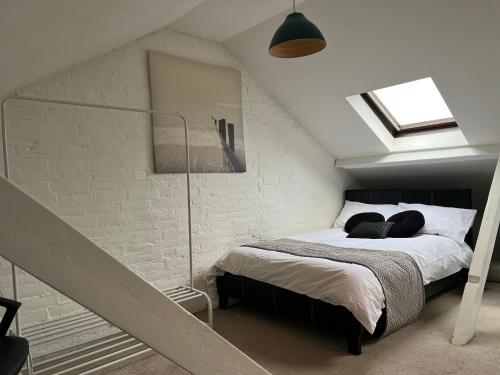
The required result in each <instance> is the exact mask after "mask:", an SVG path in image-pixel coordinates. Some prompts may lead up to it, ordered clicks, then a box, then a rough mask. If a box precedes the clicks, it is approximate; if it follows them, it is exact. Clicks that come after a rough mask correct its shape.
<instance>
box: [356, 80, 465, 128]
mask: <svg viewBox="0 0 500 375" xmlns="http://www.w3.org/2000/svg"><path fill="white" fill-rule="evenodd" d="M436 89H437V88H436ZM374 91H376V90H374ZM360 96H361V97H362V98H363V100H364V101H365V102H366V104H367V105H368V106H369V107H370V109H371V110H372V111H373V113H374V114H375V115H376V116H377V117H378V119H379V120H380V122H381V123H382V124H383V125H384V127H385V128H386V129H387V130H388V131H389V133H391V135H392V136H393V137H394V138H396V137H399V136H402V135H408V134H414V133H420V132H429V131H437V130H443V129H451V128H457V127H458V124H457V122H456V121H455V119H454V118H453V117H451V118H444V119H437V120H431V121H422V122H418V123H410V124H405V125H400V124H399V123H398V121H397V120H396V119H395V118H394V116H392V115H391V112H390V111H389V110H388V109H387V108H386V107H385V106H384V104H383V103H382V101H381V100H380V99H379V98H378V97H377V95H376V94H375V93H374V92H373V91H369V92H365V93H362V94H360Z"/></svg>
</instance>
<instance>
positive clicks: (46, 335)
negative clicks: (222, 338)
mask: <svg viewBox="0 0 500 375" xmlns="http://www.w3.org/2000/svg"><path fill="white" fill-rule="evenodd" d="M12 101H26V102H35V103H45V104H59V105H66V106H75V107H86V108H96V109H104V110H111V111H125V112H135V113H145V114H149V115H150V116H153V115H158V116H169V117H177V118H179V119H180V120H181V121H182V123H183V125H184V139H185V146H186V147H185V154H186V193H187V208H188V210H187V211H188V241H189V285H188V286H184V285H181V286H178V287H174V288H170V289H167V290H165V291H163V293H164V294H165V295H166V296H168V297H169V298H171V299H172V300H174V302H176V303H178V304H182V303H185V302H187V301H189V300H192V299H195V298H198V297H204V298H205V299H206V301H207V307H208V318H207V320H208V324H209V326H210V327H212V326H213V307H212V301H211V300H210V297H209V296H208V294H207V293H205V292H203V291H201V290H198V289H195V288H194V286H193V245H192V225H191V183H190V172H191V165H190V157H189V129H188V123H187V120H186V118H185V117H184V116H183V115H182V114H180V113H170V112H162V111H155V110H150V109H143V108H134V107H126V106H115V105H106V104H97V103H85V102H77V101H70V100H61V99H50V98H40V97H31V96H20V95H15V96H10V97H7V98H5V99H4V100H3V101H2V104H1V108H0V110H1V122H2V148H3V149H2V151H3V166H4V176H5V178H6V179H9V178H10V169H9V151H8V147H7V145H8V134H7V104H8V103H9V102H12ZM17 281H18V280H17V269H16V266H15V265H14V264H12V289H13V296H14V299H15V300H18V299H19V290H18V282H17ZM106 324H107V322H105V321H104V320H103V319H101V318H100V317H97V316H93V314H92V313H90V312H88V313H84V314H83V315H82V314H81V313H79V314H76V315H70V316H68V317H64V318H60V319H55V320H49V321H47V322H44V323H40V324H37V325H34V326H30V327H29V328H27V332H26V333H27V336H28V339H29V338H31V339H32V340H33V341H35V342H38V343H39V344H41V343H45V342H47V341H50V340H56V339H60V338H62V337H65V336H68V335H71V334H74V333H78V329H82V330H84V329H88V328H89V327H90V328H93V327H101V326H103V325H106ZM15 326H16V333H17V335H21V333H22V330H21V325H20V319H19V314H18V315H16V320H15ZM32 336H33V337H32ZM127 337H128V336H127ZM104 341H106V340H104ZM108 341H110V342H112V343H113V344H114V345H115V346H116V343H114V342H113V341H112V340H108ZM128 341H130V342H131V343H133V344H134V348H135V347H137V348H138V349H140V350H139V351H135V352H130V354H127V353H128V352H127V351H126V348H125V349H124V348H123V346H119V349H120V350H119V352H120V353H121V352H124V351H125V352H126V353H125V355H124V356H118V359H116V358H114V357H113V356H112V355H111V354H112V352H111V354H110V350H105V349H103V347H102V345H98V344H95V343H94V342H92V343H91V345H90V346H91V347H92V348H94V347H96V348H98V349H95V350H94V349H92V348H90V349H89V350H86V348H83V349H82V348H79V349H78V350H77V351H80V352H84V353H85V356H84V357H86V358H91V362H92V363H94V362H95V363H99V369H102V368H105V367H106V366H107V364H115V363H117V361H118V362H119V361H124V360H126V359H129V358H133V357H136V356H137V355H138V354H144V353H146V352H147V351H148V350H149V351H150V350H151V349H149V348H147V347H145V346H140V345H138V344H137V341H135V340H132V339H131V340H128ZM96 350H97V351H100V352H104V353H106V354H105V355H103V356H102V357H99V356H98V355H97V354H96V353H97V352H96ZM96 355H97V357H96ZM59 357H60V358H62V360H63V361H67V358H66V357H65V356H64V355H59V356H57V358H59ZM96 358H97V359H96ZM71 359H72V362H73V364H74V366H76V367H77V368H78V367H81V368H82V369H86V370H84V371H83V372H79V373H81V374H83V373H91V372H92V370H88V366H85V363H86V362H85V363H83V362H81V361H80V362H78V358H77V359H75V357H74V356H73V355H72V356H71ZM103 361H104V364H103ZM106 361H107V363H106ZM82 363H83V364H82ZM55 365H57V363H56V364H55ZM55 365H54V364H52V366H55ZM96 369H97V368H96ZM27 370H28V373H29V374H33V370H32V363H31V358H30V359H29V361H28V368H27ZM35 370H36V369H35ZM71 370H72V371H73V372H71V373H72V374H73V373H75V372H74V370H75V369H74V368H73V367H72V368H71ZM89 371H90V372H89ZM37 372H38V371H37ZM42 372H43V371H42ZM58 373H59V372H58ZM60 373H61V374H63V373H65V372H64V371H61V372H60Z"/></svg>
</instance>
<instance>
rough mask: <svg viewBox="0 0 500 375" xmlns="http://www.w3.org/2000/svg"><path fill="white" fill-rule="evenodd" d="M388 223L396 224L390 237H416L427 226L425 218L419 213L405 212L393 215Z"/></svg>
mask: <svg viewBox="0 0 500 375" xmlns="http://www.w3.org/2000/svg"><path fill="white" fill-rule="evenodd" d="M387 221H388V222H392V223H394V225H393V226H392V228H391V230H390V232H389V237H397V238H407V237H412V236H413V235H415V234H416V233H417V232H418V231H419V230H420V229H422V227H423V226H424V225H425V218H424V215H422V213H421V212H419V211H414V210H411V211H403V212H399V213H397V214H395V215H392V216H391V217H390V218H389V219H387Z"/></svg>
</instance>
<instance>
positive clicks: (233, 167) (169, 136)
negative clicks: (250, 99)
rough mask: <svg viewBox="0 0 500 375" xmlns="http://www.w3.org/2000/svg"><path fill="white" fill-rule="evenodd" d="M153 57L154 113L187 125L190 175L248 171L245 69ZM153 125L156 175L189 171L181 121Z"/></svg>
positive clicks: (157, 117)
mask: <svg viewBox="0 0 500 375" xmlns="http://www.w3.org/2000/svg"><path fill="white" fill-rule="evenodd" d="M148 59H149V80H150V90H151V107H152V109H153V110H155V111H162V112H171V113H180V114H182V115H183V116H184V117H186V119H187V121H188V128H189V145H190V147H189V152H190V163H191V172H193V173H228V172H245V171H246V163H245V144H244V139H243V118H242V109H241V73H240V71H239V70H236V69H231V68H226V67H222V66H217V65H211V64H206V63H202V62H198V61H193V60H188V59H184V58H180V57H176V56H170V55H167V54H163V53H159V52H152V51H150V52H149V53H148ZM152 121H153V148H154V166H155V172H156V173H184V172H186V151H185V138H184V125H183V123H182V121H181V120H180V119H179V118H175V117H171V116H162V115H160V114H155V115H153V116H152Z"/></svg>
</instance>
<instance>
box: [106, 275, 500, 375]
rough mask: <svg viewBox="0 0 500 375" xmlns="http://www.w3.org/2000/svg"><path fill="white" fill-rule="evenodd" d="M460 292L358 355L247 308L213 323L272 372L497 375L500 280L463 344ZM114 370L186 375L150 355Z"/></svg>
mask: <svg viewBox="0 0 500 375" xmlns="http://www.w3.org/2000/svg"><path fill="white" fill-rule="evenodd" d="M460 298H461V290H454V291H451V292H449V293H446V294H444V295H442V296H439V297H437V298H435V299H434V300H432V301H430V302H429V303H428V304H427V306H426V308H425V310H424V313H423V315H422V317H421V319H420V320H419V321H418V322H417V323H415V324H413V325H411V326H409V327H406V328H404V329H402V330H400V331H398V332H396V333H395V334H393V335H391V336H389V337H386V338H384V339H382V340H379V341H372V342H368V343H366V344H365V345H364V347H363V354H362V355H361V356H359V357H358V356H352V355H349V354H347V353H346V348H345V342H344V340H343V339H342V338H341V337H340V336H338V335H335V333H334V332H326V331H321V330H320V329H317V328H314V327H312V326H311V325H307V324H299V323H297V322H294V321H290V320H283V319H280V318H279V317H276V316H272V315H269V314H265V313H261V312H258V311H254V310H252V309H250V308H245V307H238V306H234V307H232V308H230V309H228V310H225V311H224V310H216V312H215V324H216V330H217V331H218V332H219V333H220V334H221V335H222V336H224V337H225V338H227V339H228V340H229V341H231V342H232V343H233V344H234V345H236V346H237V347H238V348H240V349H241V350H243V351H244V352H245V353H246V354H248V355H249V356H250V357H252V358H254V359H255V360H256V361H257V362H259V363H260V364H261V365H262V366H264V367H265V368H266V369H268V370H269V371H270V372H271V373H272V374H274V375H285V374H286V375H294V374H297V375H298V374H300V375H317V374H322V375H323V374H356V375H365V374H370V375H372V374H373V375H375V374H376V375H382V374H384V375H388V374H404V375H413V374H419V375H420V374H425V375H432V374H463V375H474V374H478V375H489V374H500V284H495V283H489V284H488V285H487V288H486V291H485V295H484V300H483V305H482V307H481V314H480V318H479V323H478V327H477V333H476V337H475V338H474V340H473V341H472V342H471V343H470V344H469V345H467V346H464V347H457V346H454V345H452V344H450V337H451V334H452V331H453V327H454V324H455V318H456V315H457V312H458V307H459V304H460ZM112 374H114V375H119V374H120V375H125V374H127V375H129V374H141V375H144V374H175V375H181V374H182V375H184V374H186V373H185V372H184V371H182V370H180V369H175V368H174V367H173V365H172V363H170V362H169V361H168V360H166V359H164V358H163V357H161V356H159V355H155V356H152V357H149V358H148V359H146V360H143V361H140V362H136V363H134V364H132V365H129V366H127V367H124V368H122V369H120V370H116V371H114V372H112ZM207 375H210V374H207Z"/></svg>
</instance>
